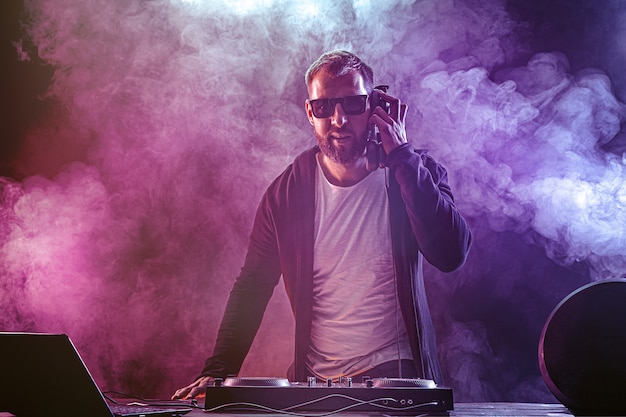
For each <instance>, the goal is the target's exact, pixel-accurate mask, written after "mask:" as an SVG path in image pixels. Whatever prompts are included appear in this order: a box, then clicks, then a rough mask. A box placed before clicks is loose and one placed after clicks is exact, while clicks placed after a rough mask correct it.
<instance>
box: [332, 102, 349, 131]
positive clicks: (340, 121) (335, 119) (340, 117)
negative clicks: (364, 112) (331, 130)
mask: <svg viewBox="0 0 626 417" xmlns="http://www.w3.org/2000/svg"><path fill="white" fill-rule="evenodd" d="M347 121H348V115H347V114H346V112H344V111H343V107H342V106H341V103H336V104H335V112H334V113H333V115H332V116H331V123H332V124H333V125H335V126H337V127H341V126H343V125H344V124H346V122H347Z"/></svg>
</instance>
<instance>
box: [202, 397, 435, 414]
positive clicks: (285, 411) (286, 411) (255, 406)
mask: <svg viewBox="0 0 626 417" xmlns="http://www.w3.org/2000/svg"><path fill="white" fill-rule="evenodd" d="M333 397H339V398H345V399H348V400H352V401H354V402H355V403H354V404H351V405H348V406H345V407H342V408H338V409H335V410H332V411H328V412H322V413H301V412H295V411H291V410H293V409H297V408H301V407H305V406H307V405H311V404H315V403H317V402H320V401H323V400H327V399H330V398H333ZM381 401H391V402H395V403H397V402H399V401H398V400H396V399H395V398H390V397H382V398H377V399H373V400H368V401H363V400H359V399H358V398H354V397H350V396H347V395H341V394H331V395H327V396H324V397H320V398H318V399H316V400H312V401H307V402H304V403H300V404H296V405H293V406H290V407H287V408H284V409H276V408H272V407H268V406H265V405H262V404H256V403H249V402H235V403H227V404H222V405H219V406H216V407H212V408H208V409H205V410H204V411H206V412H217V411H219V410H222V409H225V408H229V407H242V406H243V407H251V408H253V409H259V410H265V411H269V412H272V413H277V414H286V415H292V416H301V417H324V416H329V415H333V414H337V413H341V412H345V411H348V410H351V409H353V408H356V407H359V406H363V405H371V406H374V407H377V408H380V409H384V410H388V411H403V412H405V411H409V410H414V409H418V408H421V407H426V406H429V405H432V406H436V405H438V404H439V402H437V401H430V402H425V403H418V404H412V405H408V406H405V407H390V406H386V405H384V404H378V402H381Z"/></svg>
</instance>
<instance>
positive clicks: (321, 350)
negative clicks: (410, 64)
mask: <svg viewBox="0 0 626 417" xmlns="http://www.w3.org/2000/svg"><path fill="white" fill-rule="evenodd" d="M305 79H306V85H307V90H308V94H309V99H308V100H307V101H306V104H305V109H306V112H307V115H308V119H309V122H310V123H311V125H312V126H313V133H314V135H315V138H316V139H317V146H315V147H313V148H312V149H309V150H307V151H305V152H303V153H302V154H301V155H299V156H298V157H297V158H296V159H295V160H294V162H293V163H292V164H291V165H290V166H289V167H287V169H286V170H285V171H284V172H283V173H282V174H281V175H280V176H279V177H278V178H277V179H276V180H274V182H273V183H272V184H271V185H270V186H269V188H268V190H267V191H266V193H265V195H264V196H263V198H262V200H261V203H260V205H259V208H258V210H257V213H256V218H255V222H254V226H253V230H252V234H251V236H250V244H249V247H248V253H247V256H246V260H245V263H244V266H243V268H242V270H241V274H240V275H239V277H238V278H237V279H236V281H235V284H234V286H233V289H232V291H231V294H230V298H229V300H228V303H227V306H226V311H225V313H224V317H223V319H222V323H221V325H220V329H219V332H218V336H217V342H216V345H215V348H214V351H213V355H212V356H211V357H209V358H208V359H207V360H206V362H205V366H204V369H203V370H202V372H201V374H200V376H199V377H198V379H196V381H195V382H194V383H192V384H191V385H189V386H187V387H184V388H181V389H179V390H178V391H176V393H175V394H174V396H173V398H184V397H186V398H191V397H194V396H196V395H197V394H199V393H202V392H204V389H205V387H206V386H207V385H208V384H210V383H211V381H212V380H213V378H216V377H222V378H223V377H226V376H227V375H234V374H237V373H238V372H239V369H240V367H241V364H242V362H243V360H244V358H245V356H246V355H247V353H248V350H249V348H250V345H251V343H252V341H253V339H254V337H255V335H256V332H257V330H258V327H259V325H260V323H261V318H262V315H263V312H264V311H265V308H266V306H267V303H268V302H269V299H270V297H271V295H272V292H273V290H274V287H275V286H276V285H277V284H278V282H279V278H280V276H281V275H282V276H283V280H284V284H285V289H286V291H287V294H288V297H289V300H290V303H291V308H292V311H293V314H294V317H295V349H294V350H295V354H294V360H293V364H292V366H291V367H290V369H289V372H288V378H289V379H290V380H292V381H304V380H306V378H307V377H308V376H315V377H317V378H322V379H324V380H325V379H327V378H333V379H336V378H339V377H341V376H350V377H354V376H358V375H368V376H370V377H421V378H427V379H433V380H435V381H436V382H439V383H441V373H440V372H441V371H440V369H439V363H438V360H437V356H436V348H435V339H434V330H433V326H432V322H431V318H430V312H429V310H428V304H427V301H426V294H425V290H424V281H423V276H422V265H421V263H422V257H424V258H426V260H427V261H428V262H430V263H431V264H432V265H434V266H435V267H437V268H438V269H440V270H442V271H446V272H448V271H453V270H455V269H457V268H459V267H460V266H461V265H462V264H463V263H464V262H465V258H466V256H467V253H468V250H469V247H470V242H471V234H470V231H469V228H468V226H467V224H466V223H465V220H464V219H463V218H462V217H461V215H460V214H459V213H458V211H457V209H456V207H455V205H454V202H453V197H452V193H451V190H450V187H449V185H448V183H447V173H446V171H445V169H444V168H443V167H442V166H440V165H439V164H438V163H437V162H435V160H434V159H433V158H432V157H430V156H429V155H428V154H427V153H426V152H424V151H418V150H415V149H414V148H413V147H412V146H411V145H409V144H408V142H407V138H406V130H405V117H406V113H407V106H406V104H403V103H401V102H400V100H398V99H397V98H395V97H393V96H391V95H388V94H386V93H384V92H383V91H379V90H376V94H378V95H379V96H380V98H382V100H383V101H384V102H386V103H389V106H388V113H387V112H386V111H385V109H383V108H382V107H380V106H378V107H376V108H371V107H372V106H371V101H372V94H373V93H374V88H373V85H374V84H373V73H372V70H371V68H370V67H369V66H368V65H366V64H365V63H364V62H363V61H361V59H359V58H358V57H357V56H355V55H354V54H352V53H349V52H346V51H332V52H328V53H325V54H323V55H322V56H321V57H320V58H319V59H318V60H317V61H316V62H315V63H313V64H312V65H311V67H310V68H309V70H308V71H307V73H306V77H305ZM374 127H376V128H377V129H378V131H379V132H380V141H381V142H382V147H383V149H384V152H385V154H386V158H385V161H384V162H385V164H386V167H385V168H384V169H378V170H374V171H370V170H368V168H367V166H366V156H367V155H366V151H365V149H366V141H367V140H368V138H369V137H370V135H371V134H372V129H373V128H374ZM387 183H388V184H387Z"/></svg>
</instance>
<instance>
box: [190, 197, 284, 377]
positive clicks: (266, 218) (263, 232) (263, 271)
mask: <svg viewBox="0 0 626 417" xmlns="http://www.w3.org/2000/svg"><path fill="white" fill-rule="evenodd" d="M273 224H274V222H273V217H272V212H271V210H270V209H269V203H268V195H267V193H266V195H265V196H264V198H263V200H262V201H261V203H260V205H259V208H258V209H257V213H256V217H255V220H254V225H253V228H252V233H251V235H250V243H249V246H248V252H247V255H246V259H245V262H244V265H243V267H242V269H241V273H240V274H239V276H238V277H237V278H236V280H235V282H234V285H233V288H232V290H231V292H230V296H229V298H228V302H227V304H226V309H225V311H224V315H223V318H222V321H221V324H220V327H219V330H218V333H217V339H216V343H215V348H214V350H213V354H212V355H211V356H210V357H209V358H208V359H207V360H206V361H205V363H204V368H203V369H202V372H201V374H200V375H199V376H212V377H220V378H224V377H226V376H228V375H236V374H237V373H238V372H239V370H240V369H241V365H242V363H243V361H244V359H245V357H246V355H247V354H248V351H249V350H250V346H251V344H252V342H253V340H254V337H255V336H256V333H257V331H258V329H259V326H260V324H261V320H262V318H263V314H264V313H265V309H266V307H267V304H268V302H269V300H270V298H271V296H272V293H273V291H274V288H275V287H276V285H277V284H278V282H279V279H280V263H279V259H278V249H277V243H276V237H275V236H276V235H275V233H274V227H273Z"/></svg>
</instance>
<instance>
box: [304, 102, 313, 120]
mask: <svg viewBox="0 0 626 417" xmlns="http://www.w3.org/2000/svg"><path fill="white" fill-rule="evenodd" d="M304 111H306V117H308V118H309V123H311V126H313V117H314V116H313V110H312V109H311V104H309V100H304Z"/></svg>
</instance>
